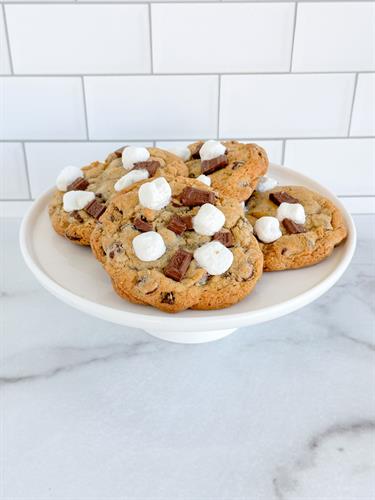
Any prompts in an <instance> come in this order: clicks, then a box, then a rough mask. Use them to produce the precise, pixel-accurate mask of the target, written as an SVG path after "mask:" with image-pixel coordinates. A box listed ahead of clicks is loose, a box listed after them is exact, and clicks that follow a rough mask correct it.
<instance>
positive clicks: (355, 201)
mask: <svg viewBox="0 0 375 500" xmlns="http://www.w3.org/2000/svg"><path fill="white" fill-rule="evenodd" d="M341 202H342V203H343V205H344V206H345V208H346V209H347V210H348V211H349V212H350V213H351V214H374V213H375V196H369V197H355V196H350V197H349V198H341Z"/></svg>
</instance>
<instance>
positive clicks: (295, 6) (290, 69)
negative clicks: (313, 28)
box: [289, 3, 298, 73]
mask: <svg viewBox="0 0 375 500" xmlns="http://www.w3.org/2000/svg"><path fill="white" fill-rule="evenodd" d="M297 12H298V3H295V4H294V19H293V38H292V49H291V51H290V64H289V73H291V72H292V66H293V54H294V40H295V38H296V26H297Z"/></svg>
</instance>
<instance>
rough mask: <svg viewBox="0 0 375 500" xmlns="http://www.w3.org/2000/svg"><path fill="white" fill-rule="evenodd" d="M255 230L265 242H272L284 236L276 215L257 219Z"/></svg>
mask: <svg viewBox="0 0 375 500" xmlns="http://www.w3.org/2000/svg"><path fill="white" fill-rule="evenodd" d="M254 231H255V234H256V235H257V236H258V239H259V240H260V241H263V243H272V242H273V241H276V240H278V239H279V238H281V236H282V232H281V230H280V223H279V221H278V220H277V219H276V217H268V216H265V217H261V218H260V219H258V220H257V221H256V223H255V226H254Z"/></svg>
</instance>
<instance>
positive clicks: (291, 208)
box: [276, 202, 306, 224]
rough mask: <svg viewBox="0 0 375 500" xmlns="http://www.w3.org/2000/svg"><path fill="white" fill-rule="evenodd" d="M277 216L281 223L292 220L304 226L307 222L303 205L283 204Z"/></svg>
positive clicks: (278, 209)
mask: <svg viewBox="0 0 375 500" xmlns="http://www.w3.org/2000/svg"><path fill="white" fill-rule="evenodd" d="M276 216H277V218H278V219H279V221H280V222H282V221H283V220H284V219H290V220H292V221H293V222H295V223H296V224H304V223H305V221H306V215H305V209H304V208H303V205H301V203H285V202H284V203H281V205H280V206H279V207H278V208H277V214H276Z"/></svg>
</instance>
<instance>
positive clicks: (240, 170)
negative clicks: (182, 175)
mask: <svg viewBox="0 0 375 500" xmlns="http://www.w3.org/2000/svg"><path fill="white" fill-rule="evenodd" d="M212 142H213V141H212ZM221 144H222V145H223V146H225V148H226V152H225V154H224V155H225V157H226V162H225V160H224V158H223V160H224V162H223V163H222V165H224V164H225V166H221V167H220V166H219V168H218V169H217V170H214V169H215V165H213V167H211V168H210V165H207V167H205V165H204V161H203V162H202V160H201V158H200V149H201V147H202V146H203V145H204V142H203V141H199V142H195V143H193V144H190V146H188V148H189V150H190V152H191V159H190V160H189V161H187V162H186V164H187V166H188V168H189V176H190V177H193V178H197V177H198V176H199V175H201V174H203V175H208V176H209V178H210V179H211V186H212V187H213V188H214V189H217V190H218V191H220V192H221V193H222V194H223V196H228V197H230V198H235V199H236V200H239V201H245V200H247V199H248V198H249V197H250V195H251V194H252V192H253V191H254V189H255V187H256V185H257V182H258V179H259V177H260V176H262V175H264V174H265V173H266V171H267V168H268V158H267V153H266V152H265V151H264V149H263V148H261V147H260V146H257V145H256V144H243V143H241V142H237V141H221ZM206 169H207V170H206ZM211 170H212V172H211Z"/></svg>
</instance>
